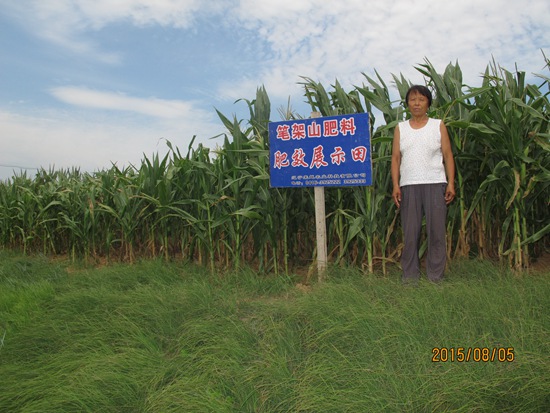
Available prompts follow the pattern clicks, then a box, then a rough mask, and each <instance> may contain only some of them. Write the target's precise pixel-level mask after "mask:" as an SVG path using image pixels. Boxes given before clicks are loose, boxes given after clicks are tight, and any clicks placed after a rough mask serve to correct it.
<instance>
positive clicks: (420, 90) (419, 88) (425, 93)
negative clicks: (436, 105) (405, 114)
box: [405, 85, 432, 107]
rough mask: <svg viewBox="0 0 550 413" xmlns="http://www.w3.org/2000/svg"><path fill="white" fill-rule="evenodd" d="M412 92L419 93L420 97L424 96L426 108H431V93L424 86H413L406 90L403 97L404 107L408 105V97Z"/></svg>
mask: <svg viewBox="0 0 550 413" xmlns="http://www.w3.org/2000/svg"><path fill="white" fill-rule="evenodd" d="M413 92H416V93H420V94H421V95H422V96H425V97H426V98H427V99H428V107H429V106H432V92H430V89H428V88H427V87H426V86H422V85H414V86H411V87H410V88H409V90H407V94H406V95H405V106H407V105H408V103H409V95H410V94H411V93H413Z"/></svg>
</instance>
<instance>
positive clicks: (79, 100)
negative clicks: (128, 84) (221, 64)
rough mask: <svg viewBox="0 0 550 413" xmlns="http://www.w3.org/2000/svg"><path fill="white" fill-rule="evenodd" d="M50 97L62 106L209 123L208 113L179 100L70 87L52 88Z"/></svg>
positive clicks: (209, 116)
mask: <svg viewBox="0 0 550 413" xmlns="http://www.w3.org/2000/svg"><path fill="white" fill-rule="evenodd" d="M51 93H52V95H53V96H55V97H56V98H57V99H59V100H60V101H62V102H64V103H68V104H70V105H75V106H79V107H84V108H92V109H104V110H114V111H127V112H135V113H139V114H142V115H147V116H152V117H156V118H164V119H185V118H188V119H202V120H210V119H211V115H210V113H207V112H206V111H204V110H201V109H196V108H195V107H193V104H192V103H190V102H184V101H181V100H166V99H158V98H147V99H143V98H136V97H131V96H126V95H125V94H122V93H114V92H105V91H97V90H92V89H88V88H79V87H71V86H68V87H57V88H53V89H52V90H51Z"/></svg>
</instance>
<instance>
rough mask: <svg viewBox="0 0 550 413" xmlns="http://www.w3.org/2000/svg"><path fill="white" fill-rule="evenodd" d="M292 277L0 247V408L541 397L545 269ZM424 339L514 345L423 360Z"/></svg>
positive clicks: (252, 406) (549, 292)
mask: <svg viewBox="0 0 550 413" xmlns="http://www.w3.org/2000/svg"><path fill="white" fill-rule="evenodd" d="M298 283H299V279H298V278H297V277H277V278H275V277H268V276H258V275H256V274H255V273H253V272H252V271H249V270H243V271H240V272H235V273H229V274H224V275H217V276H213V275H211V274H210V273H209V272H208V271H207V270H206V269H203V268H197V267H194V266H190V265H184V264H182V263H166V262H164V261H146V262H139V263H137V264H134V265H131V266H130V265H112V266H107V267H102V268H96V269H93V268H87V267H82V268H74V267H72V268H71V267H69V266H68V263H66V262H61V261H57V262H55V261H50V260H48V259H46V258H41V257H34V258H31V257H23V256H21V255H15V254H12V253H8V252H0V340H1V341H0V346H1V347H0V412H216V413H220V412H269V413H271V412H331V413H332V412H455V411H456V412H546V411H548V409H549V407H550V391H549V389H550V359H549V354H550V318H549V313H548V309H549V308H550V272H545V273H538V274H534V275H522V276H516V275H514V274H512V273H509V272H507V271H501V270H499V269H498V268H497V267H495V266H493V265H491V264H489V263H487V262H479V261H464V262H455V263H454V264H453V266H452V268H451V270H450V272H449V275H448V278H447V280H446V281H445V282H444V283H443V284H442V285H437V286H436V285H432V284H429V283H428V282H421V283H420V285H419V287H418V288H411V287H404V286H402V285H401V283H400V282H399V276H398V274H397V273H396V272H394V273H392V274H390V275H389V276H387V277H382V276H376V275H368V276H365V275H363V274H361V273H359V272H358V271H357V270H354V269H350V268H347V269H340V268H338V269H335V268H333V269H331V270H330V272H329V276H328V279H327V281H326V282H325V283H323V284H314V285H311V286H309V287H308V288H302V286H300V285H298ZM299 287H300V288H299ZM433 347H447V348H450V347H455V348H456V347H466V348H467V347H489V348H493V347H497V348H508V347H513V348H514V356H515V359H514V361H513V362H498V361H495V362H472V361H471V362H468V363H466V362H457V361H455V362H446V363H441V362H440V363H434V362H432V348H433Z"/></svg>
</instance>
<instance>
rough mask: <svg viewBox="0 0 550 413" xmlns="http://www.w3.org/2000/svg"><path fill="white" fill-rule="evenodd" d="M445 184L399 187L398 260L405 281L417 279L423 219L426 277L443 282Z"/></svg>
mask: <svg viewBox="0 0 550 413" xmlns="http://www.w3.org/2000/svg"><path fill="white" fill-rule="evenodd" d="M446 187H447V184H446V183H440V184H421V185H405V186H403V187H401V224H402V226H403V238H404V243H405V246H404V248H403V254H402V256H401V266H402V268H403V280H404V281H416V280H418V278H419V277H420V262H419V256H418V255H419V251H418V250H419V248H420V235H421V231H422V217H423V216H425V217H426V236H427V241H428V250H427V256H426V273H427V276H428V279H430V280H431V281H439V280H441V279H442V278H443V273H444V271H445V263H446V261H447V248H446V244H445V233H446V229H445V222H446V217H447V205H446V204H445V188H446Z"/></svg>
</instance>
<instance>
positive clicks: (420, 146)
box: [399, 119, 447, 186]
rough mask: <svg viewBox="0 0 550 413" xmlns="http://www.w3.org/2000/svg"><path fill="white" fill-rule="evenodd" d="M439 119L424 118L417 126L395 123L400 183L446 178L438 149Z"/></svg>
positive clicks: (407, 183) (437, 181) (434, 180)
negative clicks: (426, 121) (399, 153)
mask: <svg viewBox="0 0 550 413" xmlns="http://www.w3.org/2000/svg"><path fill="white" fill-rule="evenodd" d="M440 125H441V120H439V119H428V123H426V125H425V126H424V127H422V128H420V129H413V128H411V126H410V124H409V121H408V120H407V121H404V122H400V123H399V144H400V150H401V168H400V171H399V172H400V174H399V175H400V183H399V185H400V186H405V185H418V184H438V183H445V182H447V177H446V175H445V167H444V165H443V154H442V153H441V131H440V129H439V128H440Z"/></svg>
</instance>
